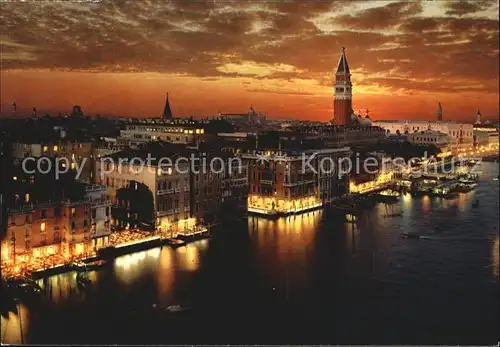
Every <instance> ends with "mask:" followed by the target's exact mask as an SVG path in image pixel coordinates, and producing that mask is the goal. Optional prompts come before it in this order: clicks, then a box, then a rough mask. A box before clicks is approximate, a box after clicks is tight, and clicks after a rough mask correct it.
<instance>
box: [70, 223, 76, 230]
mask: <svg viewBox="0 0 500 347" xmlns="http://www.w3.org/2000/svg"><path fill="white" fill-rule="evenodd" d="M75 229H76V223H75V222H74V221H73V222H71V230H75Z"/></svg>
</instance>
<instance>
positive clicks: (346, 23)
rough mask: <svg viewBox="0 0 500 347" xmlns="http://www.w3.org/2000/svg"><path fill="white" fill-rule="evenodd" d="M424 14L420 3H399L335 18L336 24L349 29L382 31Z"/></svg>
mask: <svg viewBox="0 0 500 347" xmlns="http://www.w3.org/2000/svg"><path fill="white" fill-rule="evenodd" d="M421 12H422V4H421V3H420V2H397V3H391V4H388V5H386V6H380V7H374V8H369V9H367V10H364V11H361V12H356V13H354V14H346V15H343V16H338V17H335V18H334V23H335V24H337V25H340V26H343V27H347V28H355V29H366V30H371V29H380V28H389V27H393V26H396V25H398V24H400V23H401V21H403V20H405V19H406V18H408V17H411V16H414V15H417V14H419V13H421Z"/></svg>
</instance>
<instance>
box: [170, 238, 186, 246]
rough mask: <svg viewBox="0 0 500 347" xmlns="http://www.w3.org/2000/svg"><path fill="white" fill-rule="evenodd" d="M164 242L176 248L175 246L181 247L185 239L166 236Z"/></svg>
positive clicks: (184, 243)
mask: <svg viewBox="0 0 500 347" xmlns="http://www.w3.org/2000/svg"><path fill="white" fill-rule="evenodd" d="M166 243H167V244H168V245H169V246H170V247H174V248H177V247H181V246H185V245H186V241H184V240H181V239H176V238H168V239H166Z"/></svg>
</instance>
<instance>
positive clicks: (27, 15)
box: [0, 0, 499, 122]
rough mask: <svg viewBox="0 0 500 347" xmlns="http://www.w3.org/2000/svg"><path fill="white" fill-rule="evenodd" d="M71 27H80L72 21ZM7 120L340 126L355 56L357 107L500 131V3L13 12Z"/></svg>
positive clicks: (90, 7)
mask: <svg viewBox="0 0 500 347" xmlns="http://www.w3.org/2000/svg"><path fill="white" fill-rule="evenodd" d="M70 19H71V20H70ZM2 21H3V23H4V26H5V30H3V32H4V34H3V35H2V40H1V45H2V78H1V80H0V81H1V82H0V84H1V94H0V96H1V100H2V105H1V107H2V109H1V113H2V115H7V114H10V113H11V110H12V103H13V102H15V103H16V104H17V108H18V110H19V113H20V112H21V111H22V110H24V112H25V115H30V114H31V113H32V108H33V107H36V109H37V114H38V115H39V116H43V115H44V114H45V113H49V114H51V115H57V114H58V113H59V112H61V113H67V114H70V113H71V108H72V106H73V105H75V104H76V105H80V106H82V109H83V112H84V114H85V115H90V116H91V115H95V114H101V115H103V116H104V115H106V116H110V115H114V116H123V117H161V115H162V113H163V109H164V106H165V94H166V93H167V92H169V95H170V106H171V108H172V113H173V114H174V116H175V117H185V116H195V117H212V116H216V115H217V113H218V112H219V111H221V112H226V113H240V112H246V111H247V110H248V108H249V107H250V105H253V107H254V108H255V110H256V111H258V112H263V113H264V114H266V115H267V116H268V118H269V119H273V118H274V119H275V118H295V119H307V120H314V121H329V120H330V119H331V118H332V114H333V74H334V72H335V69H336V67H337V63H338V58H339V54H340V52H341V49H342V46H345V47H346V54H347V55H348V58H349V64H350V68H351V73H352V82H353V109H354V111H355V112H356V113H357V112H358V109H361V110H365V109H369V110H370V116H371V117H372V118H373V119H375V120H380V119H410V118H411V119H419V120H420V119H421V120H424V119H429V120H431V119H432V120H434V119H435V117H436V107H437V104H438V102H440V103H441V105H442V108H443V119H444V120H450V119H454V120H460V121H467V122H468V121H470V122H474V120H475V115H476V112H477V110H478V109H479V110H480V111H481V114H482V115H483V118H484V119H489V120H493V121H495V120H498V113H499V104H498V96H499V89H498V83H499V81H498V72H499V71H498V65H499V43H498V1H487V0H486V1H469V2H467V1H462V2H449V1H435V2H410V3H408V2H394V1H364V2H363V1H357V2H347V1H335V2H333V1H321V2H320V1H317V2H312V3H303V2H295V3H282V2H281V3H278V2H268V3H253V2H242V3H237V2H234V3H233V2H232V3H228V2H217V1H207V2H201V1H197V2H180V1H178V2H177V1H172V2H158V3H155V2H152V3H150V4H147V3H143V2H134V3H128V4H126V5H122V4H118V3H117V4H114V3H113V2H95V3H91V2H89V3H60V2H57V3H51V2H40V3H36V4H35V3H29V2H28V3H20V2H10V3H5V4H2Z"/></svg>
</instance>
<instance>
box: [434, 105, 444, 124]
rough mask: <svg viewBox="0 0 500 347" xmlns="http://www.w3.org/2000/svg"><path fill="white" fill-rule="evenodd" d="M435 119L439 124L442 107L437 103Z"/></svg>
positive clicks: (441, 117)
mask: <svg viewBox="0 0 500 347" xmlns="http://www.w3.org/2000/svg"><path fill="white" fill-rule="evenodd" d="M436 117H437V120H438V122H441V121H442V120H443V107H442V106H441V103H440V102H438V108H437V110H436Z"/></svg>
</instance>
